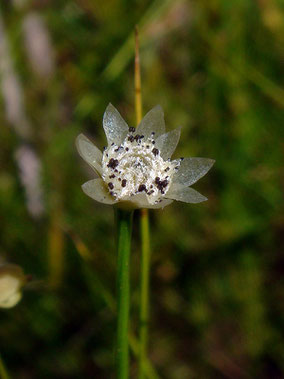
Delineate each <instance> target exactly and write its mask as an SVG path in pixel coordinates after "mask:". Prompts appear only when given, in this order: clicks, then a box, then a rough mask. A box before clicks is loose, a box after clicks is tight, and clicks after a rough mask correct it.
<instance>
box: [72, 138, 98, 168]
mask: <svg viewBox="0 0 284 379" xmlns="http://www.w3.org/2000/svg"><path fill="white" fill-rule="evenodd" d="M76 147H77V150H78V152H79V154H80V155H81V157H82V158H83V159H84V160H85V161H86V162H87V163H89V165H90V166H91V167H93V168H94V169H95V170H96V171H97V172H98V173H99V174H101V173H102V167H101V162H102V159H103V154H102V152H101V151H100V150H99V149H98V148H97V147H96V146H95V145H94V144H93V143H92V142H91V141H90V140H89V139H88V138H87V137H86V136H84V134H80V135H79V136H78V137H77V138H76Z"/></svg>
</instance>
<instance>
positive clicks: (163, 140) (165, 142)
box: [156, 128, 180, 160]
mask: <svg viewBox="0 0 284 379" xmlns="http://www.w3.org/2000/svg"><path fill="white" fill-rule="evenodd" d="M179 137H180V128H178V129H174V130H172V131H170V132H168V133H166V134H162V135H161V136H160V137H158V138H157V140H156V147H157V148H158V149H159V150H160V154H161V157H162V158H163V159H164V160H166V159H168V158H170V157H171V156H172V154H173V152H174V151H175V149H176V147H177V144H178V141H179Z"/></svg>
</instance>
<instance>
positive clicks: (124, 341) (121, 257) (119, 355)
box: [116, 209, 133, 379]
mask: <svg viewBox="0 0 284 379" xmlns="http://www.w3.org/2000/svg"><path fill="white" fill-rule="evenodd" d="M132 215H133V211H129V210H122V209H117V227H118V243H117V246H118V266H117V341H116V366H117V378H118V379H127V378H128V377H129V374H128V373H129V346H128V345H129V344H128V321H129V309H130V302H129V297H130V281H129V271H130V270H129V266H130V264H129V259H130V246H131V230H132Z"/></svg>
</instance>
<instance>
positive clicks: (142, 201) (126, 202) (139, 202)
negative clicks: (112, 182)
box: [118, 193, 173, 209]
mask: <svg viewBox="0 0 284 379" xmlns="http://www.w3.org/2000/svg"><path fill="white" fill-rule="evenodd" d="M172 202H173V200H170V199H163V200H162V201H161V202H160V203H158V204H150V203H149V201H148V198H147V196H146V194H143V193H139V194H137V195H134V196H127V197H125V198H124V199H123V200H122V202H121V203H119V205H118V206H121V207H122V208H133V209H141V208H148V209H158V208H164V207H165V206H166V205H169V204H170V203H172Z"/></svg>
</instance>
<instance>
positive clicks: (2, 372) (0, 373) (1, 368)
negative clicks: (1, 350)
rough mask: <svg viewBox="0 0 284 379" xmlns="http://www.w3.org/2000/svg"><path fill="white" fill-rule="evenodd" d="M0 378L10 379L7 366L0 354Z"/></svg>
mask: <svg viewBox="0 0 284 379" xmlns="http://www.w3.org/2000/svg"><path fill="white" fill-rule="evenodd" d="M0 378H1V379H9V375H8V372H7V370H6V367H5V365H4V362H3V359H2V356H1V355H0Z"/></svg>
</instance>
